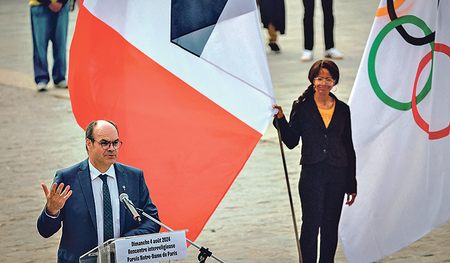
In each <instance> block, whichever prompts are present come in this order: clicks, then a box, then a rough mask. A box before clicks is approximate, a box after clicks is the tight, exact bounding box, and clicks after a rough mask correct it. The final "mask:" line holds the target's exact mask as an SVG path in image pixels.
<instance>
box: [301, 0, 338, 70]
mask: <svg viewBox="0 0 450 263" xmlns="http://www.w3.org/2000/svg"><path fill="white" fill-rule="evenodd" d="M321 1H322V10H323V31H324V38H325V57H326V58H333V59H342V58H344V56H343V55H342V54H341V53H340V52H339V51H338V50H337V49H336V48H335V47H334V16H333V0H321ZM314 3H315V0H303V6H304V10H305V12H304V16H303V33H304V44H305V45H304V51H303V54H302V56H301V60H302V61H303V62H306V61H311V60H312V59H313V57H314V55H313V48H314Z"/></svg>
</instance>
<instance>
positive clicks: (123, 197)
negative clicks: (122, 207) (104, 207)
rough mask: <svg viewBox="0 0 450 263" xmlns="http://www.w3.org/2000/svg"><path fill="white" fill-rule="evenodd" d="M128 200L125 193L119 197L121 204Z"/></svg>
mask: <svg viewBox="0 0 450 263" xmlns="http://www.w3.org/2000/svg"><path fill="white" fill-rule="evenodd" d="M125 199H128V195H127V194H126V193H122V194H120V196H119V200H120V202H123V200H125Z"/></svg>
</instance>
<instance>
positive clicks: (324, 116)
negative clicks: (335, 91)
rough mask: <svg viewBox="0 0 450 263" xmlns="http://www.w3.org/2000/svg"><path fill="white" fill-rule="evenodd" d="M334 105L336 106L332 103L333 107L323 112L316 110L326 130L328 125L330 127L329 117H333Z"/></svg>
mask: <svg viewBox="0 0 450 263" xmlns="http://www.w3.org/2000/svg"><path fill="white" fill-rule="evenodd" d="M335 105H336V103H334V104H333V107H332V108H331V109H329V110H323V109H320V108H318V109H319V112H320V116H322V120H323V123H325V127H326V128H328V125H330V122H331V117H333V113H334V106H335Z"/></svg>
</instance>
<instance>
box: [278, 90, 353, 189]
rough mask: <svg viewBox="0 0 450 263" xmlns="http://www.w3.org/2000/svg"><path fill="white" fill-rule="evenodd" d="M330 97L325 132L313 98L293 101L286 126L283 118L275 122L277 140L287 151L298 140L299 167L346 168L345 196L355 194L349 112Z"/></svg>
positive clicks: (342, 103) (341, 103) (346, 107)
mask: <svg viewBox="0 0 450 263" xmlns="http://www.w3.org/2000/svg"><path fill="white" fill-rule="evenodd" d="M330 96H331V97H333V99H334V100H335V102H336V103H335V109H334V113H333V117H332V118H331V122H330V124H329V126H328V128H326V127H325V124H324V122H323V119H322V116H321V115H320V112H319V110H318V108H317V105H316V102H315V101H314V96H313V95H310V96H308V97H306V98H305V99H304V100H303V101H298V100H296V101H294V104H293V105H292V110H291V115H290V118H289V123H288V122H287V121H286V118H285V117H284V116H283V118H281V119H278V123H279V125H280V133H281V138H282V140H283V142H284V143H285V144H286V146H287V147H288V148H289V149H293V148H294V147H295V146H297V145H298V143H299V140H300V137H301V138H302V151H301V155H302V157H301V159H300V164H302V165H307V164H315V163H319V162H322V161H325V162H327V163H329V164H330V165H333V166H336V167H347V170H348V176H347V187H346V193H356V157H355V150H354V148H353V141H352V132H351V123H350V108H349V107H348V105H347V104H345V103H344V102H342V101H340V100H338V99H337V98H336V96H334V95H333V94H332V93H330ZM274 125H275V121H274ZM275 127H276V125H275Z"/></svg>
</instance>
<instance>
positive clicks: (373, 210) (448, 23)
mask: <svg viewBox="0 0 450 263" xmlns="http://www.w3.org/2000/svg"><path fill="white" fill-rule="evenodd" d="M449 14H450V1H439V0H397V1H395V2H393V0H382V1H381V3H380V6H379V9H378V12H377V16H376V18H375V21H374V24H373V27H372V31H371V34H370V37H369V40H368V43H367V46H366V51H365V54H364V56H363V59H362V62H361V65H360V68H359V71H358V74H357V77H356V81H355V84H354V87H353V90H352V94H351V96H350V102H349V104H350V108H351V112H352V128H353V139H354V143H355V150H356V157H357V179H358V198H357V199H356V202H355V204H354V205H353V206H351V207H345V208H344V210H343V214H342V219H341V224H340V229H339V231H340V234H339V235H340V241H341V243H342V247H343V249H344V252H345V254H346V256H347V259H348V260H349V262H358V263H364V262H374V261H376V260H379V259H381V258H383V257H385V256H387V255H389V254H391V253H393V252H395V251H397V250H400V249H401V248H403V247H405V246H408V245H409V244H411V243H412V242H414V241H416V240H418V239H420V238H421V237H423V236H425V235H426V234H427V233H429V232H430V231H431V230H433V229H435V228H437V227H439V226H441V225H443V224H445V223H446V222H447V221H448V220H449V219H450V161H449V160H450V159H449V158H450V136H449V132H450V124H449V123H450V103H449V101H450V16H449Z"/></svg>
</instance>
